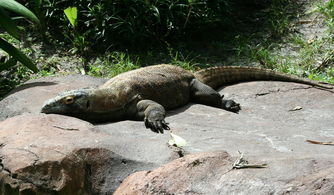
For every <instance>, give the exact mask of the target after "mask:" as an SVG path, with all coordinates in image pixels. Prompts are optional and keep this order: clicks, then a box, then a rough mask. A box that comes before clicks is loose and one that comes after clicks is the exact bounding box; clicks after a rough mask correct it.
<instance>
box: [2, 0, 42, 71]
mask: <svg viewBox="0 0 334 195" xmlns="http://www.w3.org/2000/svg"><path fill="white" fill-rule="evenodd" d="M0 1H1V0H0ZM0 48H1V49H3V50H4V51H5V52H7V53H8V54H9V55H11V56H12V57H13V58H14V59H16V60H17V61H19V62H21V63H22V64H23V65H25V66H26V67H28V68H29V69H30V70H32V71H34V72H38V69H37V67H36V65H35V64H34V63H32V61H31V60H30V59H29V58H28V57H27V56H26V55H24V54H23V53H22V52H21V51H20V50H18V49H16V48H15V47H14V46H12V45H11V44H9V43H8V42H7V41H5V40H3V39H2V38H0Z"/></svg>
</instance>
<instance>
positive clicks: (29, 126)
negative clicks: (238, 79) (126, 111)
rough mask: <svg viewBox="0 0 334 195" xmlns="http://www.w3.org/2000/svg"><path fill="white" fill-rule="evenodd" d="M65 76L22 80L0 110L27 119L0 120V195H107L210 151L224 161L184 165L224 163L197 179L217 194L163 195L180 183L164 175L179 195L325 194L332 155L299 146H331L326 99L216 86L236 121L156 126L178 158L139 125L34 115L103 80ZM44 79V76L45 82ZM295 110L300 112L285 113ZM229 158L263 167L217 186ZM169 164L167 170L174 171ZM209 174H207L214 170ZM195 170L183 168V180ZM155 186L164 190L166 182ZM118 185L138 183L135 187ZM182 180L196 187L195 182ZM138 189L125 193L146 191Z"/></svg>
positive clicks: (208, 117)
mask: <svg viewBox="0 0 334 195" xmlns="http://www.w3.org/2000/svg"><path fill="white" fill-rule="evenodd" d="M70 78H71V77H53V78H51V79H57V83H55V84H53V85H48V86H37V85H39V83H41V82H45V81H43V79H39V80H37V81H38V83H37V84H34V81H31V82H30V86H34V87H31V88H24V89H22V88H21V89H22V90H19V91H16V92H15V93H14V92H13V93H12V94H11V95H9V96H8V97H6V98H5V99H4V100H3V101H1V102H0V118H2V119H5V118H8V117H9V116H14V115H19V114H22V113H24V112H30V113H33V114H24V115H21V116H17V117H14V118H10V119H7V120H5V121H3V122H0V137H1V143H0V145H1V144H2V147H1V148H0V156H1V160H2V161H1V164H2V167H3V168H2V172H1V174H0V177H1V178H2V179H1V182H2V187H0V191H2V192H7V191H19V190H21V191H23V192H24V191H25V190H26V191H27V192H30V191H34V192H40V193H42V192H43V193H46V192H47V193H56V192H59V193H62V194H68V193H71V194H82V193H88V194H94V193H97V194H110V193H111V192H113V191H114V190H115V189H116V187H117V186H118V185H119V183H120V181H122V180H123V179H124V178H125V177H126V176H128V175H129V174H130V173H134V172H136V171H140V170H152V169H154V168H157V167H159V166H162V165H164V164H166V163H167V162H169V161H171V160H173V159H175V158H177V157H178V156H179V155H180V156H182V155H185V154H194V153H198V152H211V151H216V150H226V151H227V152H228V153H229V154H230V155H231V156H232V157H229V156H228V155H227V154H225V153H218V154H216V153H207V154H206V153H204V154H199V156H196V155H195V156H192V158H199V159H203V158H206V157H205V156H206V155H209V156H210V155H214V156H217V155H218V156H217V157H214V158H212V159H215V158H224V159H226V161H224V162H226V164H224V165H222V164H221V165H222V166H223V168H221V169H217V173H218V174H217V176H214V177H212V176H210V175H208V176H207V177H206V176H205V174H203V175H202V176H201V178H202V177H204V178H203V179H205V178H206V179H207V183H211V180H212V183H214V184H215V185H216V187H215V189H219V190H216V191H215V189H212V185H211V184H210V185H209V184H208V185H207V188H205V185H201V189H199V188H196V187H194V186H192V185H193V183H191V185H190V187H189V188H185V187H182V188H180V190H175V191H173V189H177V186H178V185H181V184H180V182H181V181H180V180H178V178H177V177H176V178H175V177H174V178H172V179H173V180H171V178H168V185H167V184H166V185H164V186H163V187H166V188H168V189H170V190H169V191H166V192H168V193H181V194H182V193H186V192H187V190H189V189H191V190H193V191H194V193H201V192H213V193H214V192H217V193H220V192H222V193H224V192H226V193H227V192H245V193H246V192H250V193H251V192H264V193H266V192H267V193H273V194H275V193H278V194H281V193H285V192H288V191H289V190H290V191H291V192H300V193H303V192H305V193H306V192H310V193H312V192H316V191H314V189H315V188H318V189H319V190H318V191H319V192H327V191H326V189H329V190H332V191H333V188H334V187H333V186H334V184H332V183H333V182H331V181H333V180H332V177H331V175H329V173H332V172H333V167H334V165H333V162H334V155H332V154H333V147H331V146H324V145H314V144H310V143H308V142H306V140H307V139H311V140H318V141H334V120H333V116H334V95H333V93H332V92H328V91H324V90H319V89H316V88H310V87H308V86H305V85H300V84H294V83H283V82H249V83H241V84H237V85H232V86H229V87H226V88H225V89H223V90H221V92H222V91H224V94H225V96H226V97H230V98H233V99H235V100H236V101H238V102H240V103H241V105H242V110H241V112H240V113H239V114H234V113H231V112H227V111H224V110H221V109H217V108H212V107H208V106H204V105H198V104H188V105H186V106H184V107H182V108H179V109H177V110H172V111H169V112H168V117H167V119H166V121H167V122H169V123H170V127H171V128H172V130H173V132H174V133H175V134H177V135H179V136H181V137H183V138H184V139H186V140H187V142H188V145H187V146H185V147H184V148H183V151H182V152H180V151H177V150H175V148H172V147H168V145H167V141H168V140H169V135H168V134H164V135H161V134H160V135H159V134H154V133H152V132H150V131H149V130H147V129H145V127H144V125H143V122H141V121H120V122H116V123H106V124H98V125H95V126H93V125H91V124H89V123H87V122H84V121H82V120H79V119H75V118H71V117H67V116H59V115H44V114H38V112H39V110H40V108H41V106H42V104H43V102H44V101H45V100H47V99H49V98H50V97H53V96H55V95H56V94H57V93H58V92H60V91H63V90H67V89H73V88H81V87H84V86H96V85H98V84H100V83H102V82H103V81H102V80H98V81H94V78H91V77H85V78H86V79H89V80H85V79H77V80H75V79H74V78H73V79H72V80H70ZM48 80H49V79H48V78H46V82H48ZM88 81H89V82H88ZM43 85H44V84H43ZM297 106H299V107H301V108H302V109H301V110H296V111H289V110H292V109H294V108H296V107H297ZM55 148H56V150H57V152H55V151H54V150H55ZM238 150H240V151H242V152H243V153H245V157H246V159H247V160H249V161H250V162H251V163H267V164H269V167H268V168H265V169H245V170H233V171H231V172H229V173H228V174H225V175H221V176H220V177H221V178H220V180H217V178H218V177H219V175H220V174H221V172H219V171H222V170H223V171H224V170H225V169H227V168H230V167H231V166H232V165H231V162H232V161H231V160H229V159H231V158H232V159H233V160H234V159H235V158H236V156H238V152H237V151H238ZM221 155H222V156H223V157H222V156H221ZM186 158H188V157H186ZM69 159H70V160H69ZM209 159H211V158H209ZM212 162H213V163H211V164H215V163H216V161H215V160H213V161H212ZM177 166H178V165H177V164H175V167H174V168H176V167H177ZM205 166H207V165H205ZM210 166H211V165H210ZM217 166H218V165H217ZM217 166H212V167H211V168H209V169H212V171H214V170H215V167H217ZM181 167H182V166H181ZM171 170H174V169H166V174H169V173H170V172H168V171H171ZM180 170H182V168H180ZM195 170H196V169H193V170H192V168H190V169H187V172H189V173H191V171H195ZM153 172H154V173H156V171H153ZM173 172H174V171H173ZM187 172H185V173H184V174H186V173H187ZM166 174H165V175H166ZM144 175H145V174H144ZM144 175H143V174H142V177H141V176H140V177H138V175H137V176H135V177H134V176H132V178H138V179H139V180H142V181H143V183H144V182H148V183H150V178H149V177H146V176H144ZM157 179H159V181H160V180H161V181H165V182H166V179H167V177H166V178H165V177H158V178H157ZM322 179H323V180H322ZM127 181H131V183H132V181H133V183H134V184H138V180H136V181H134V180H131V179H129V180H127ZM152 181H154V180H152ZM191 181H196V182H197V181H198V178H197V179H196V178H194V180H189V182H191ZM217 181H219V182H217ZM182 182H183V183H184V182H185V181H183V180H182ZM186 182H187V181H186ZM196 182H195V183H196ZM215 182H216V183H215ZM127 183H128V182H125V183H124V184H123V185H128V184H127ZM151 183H152V182H151ZM141 184H142V183H141ZM141 184H138V188H137V187H134V186H132V187H131V188H130V189H134V190H139V191H142V192H147V191H145V190H146V189H144V188H145V187H144V188H143V187H142V186H141ZM194 185H195V184H194ZM181 186H183V184H182V185H181ZM191 186H192V187H191ZM309 186H311V187H309ZM312 186H313V187H314V186H315V187H314V188H313V187H312ZM122 189H124V188H122ZM150 189H157V186H154V183H153V184H152V186H150ZM6 190H7V191H6ZM182 190H185V191H182ZM209 190H213V191H209ZM312 190H313V191H312ZM118 192H119V193H123V192H124V191H123V192H122V191H121V190H119V191H118ZM127 192H129V193H132V192H131V190H130V191H125V192H124V193H127ZM329 192H331V191H329ZM189 193H192V192H189Z"/></svg>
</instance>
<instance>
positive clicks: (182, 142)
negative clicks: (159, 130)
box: [168, 132, 187, 147]
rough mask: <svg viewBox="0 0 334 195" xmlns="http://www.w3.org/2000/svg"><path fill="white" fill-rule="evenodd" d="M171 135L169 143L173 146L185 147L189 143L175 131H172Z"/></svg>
mask: <svg viewBox="0 0 334 195" xmlns="http://www.w3.org/2000/svg"><path fill="white" fill-rule="evenodd" d="M170 136H171V137H172V139H171V140H169V141H168V144H169V145H171V146H174V145H175V146H176V147H183V146H185V145H187V141H186V140H185V139H183V138H182V137H180V136H178V135H175V134H174V133H171V132H170Z"/></svg>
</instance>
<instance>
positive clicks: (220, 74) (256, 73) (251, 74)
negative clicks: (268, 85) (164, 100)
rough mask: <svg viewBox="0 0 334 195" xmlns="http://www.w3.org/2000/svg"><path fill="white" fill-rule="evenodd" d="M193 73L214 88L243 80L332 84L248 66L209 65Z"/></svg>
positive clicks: (327, 86)
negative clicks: (209, 66)
mask: <svg viewBox="0 0 334 195" xmlns="http://www.w3.org/2000/svg"><path fill="white" fill-rule="evenodd" d="M194 75H195V77H196V78H197V79H198V80H199V81H201V82H203V83H205V84H206V85H209V86H210V87H212V88H214V89H216V88H218V87H220V86H223V85H227V84H232V83H237V82H245V81H286V82H295V83H302V84H307V85H311V86H316V87H320V88H325V89H333V85H331V84H327V83H326V84H323V83H319V82H317V81H312V80H309V79H304V78H300V77H297V76H293V75H288V74H284V73H279V72H276V71H273V70H270V69H263V68H258V67H250V66H219V67H211V68H206V69H203V70H199V71H197V72H195V73H194Z"/></svg>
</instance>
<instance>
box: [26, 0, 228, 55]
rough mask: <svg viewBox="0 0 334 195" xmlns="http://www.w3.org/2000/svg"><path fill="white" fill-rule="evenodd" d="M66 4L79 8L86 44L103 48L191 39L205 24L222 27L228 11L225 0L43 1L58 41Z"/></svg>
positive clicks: (64, 31) (79, 25) (79, 24)
mask: <svg viewBox="0 0 334 195" xmlns="http://www.w3.org/2000/svg"><path fill="white" fill-rule="evenodd" d="M28 5H30V6H31V7H34V5H32V3H28ZM68 7H76V8H77V10H78V11H77V15H78V19H77V31H78V34H80V35H81V36H83V37H84V38H85V42H86V44H91V46H93V47H94V46H95V47H98V48H101V47H104V49H105V48H110V47H114V46H115V47H116V46H120V45H126V48H129V47H143V46H149V45H152V44H153V45H154V44H157V43H159V44H161V43H164V42H165V41H170V40H177V39H186V38H190V36H191V35H193V34H194V33H196V32H198V31H201V30H203V29H205V30H207V29H208V27H210V28H213V27H215V26H218V27H222V26H223V25H225V24H226V20H228V17H227V16H230V14H231V13H230V12H229V11H230V10H229V9H230V7H229V1H228V0H213V1H212V0H196V1H194V0H192V1H190V0H150V1H148V0H116V1H108V0H103V1H98V0H78V1H66V0H48V1H43V3H42V5H41V9H40V10H42V11H43V13H44V18H45V22H46V23H48V24H52V25H51V26H49V27H48V28H49V32H50V33H51V34H53V35H54V36H55V37H58V38H59V39H60V40H64V37H63V36H59V35H68V34H70V32H69V31H70V29H69V28H67V24H68V23H67V22H66V21H65V20H66V19H65V17H64V15H63V10H65V9H66V8H68ZM71 24H72V23H71ZM60 32H61V33H60ZM101 43H103V44H101Z"/></svg>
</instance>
